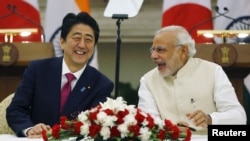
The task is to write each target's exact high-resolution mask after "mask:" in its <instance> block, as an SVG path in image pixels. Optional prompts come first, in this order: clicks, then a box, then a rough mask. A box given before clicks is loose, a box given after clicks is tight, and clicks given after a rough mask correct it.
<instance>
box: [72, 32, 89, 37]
mask: <svg viewBox="0 0 250 141" xmlns="http://www.w3.org/2000/svg"><path fill="white" fill-rule="evenodd" d="M74 35H82V33H80V32H75V33H73V36H74ZM84 36H88V37H91V38H92V39H93V38H94V36H93V35H92V34H88V33H87V34H84Z"/></svg>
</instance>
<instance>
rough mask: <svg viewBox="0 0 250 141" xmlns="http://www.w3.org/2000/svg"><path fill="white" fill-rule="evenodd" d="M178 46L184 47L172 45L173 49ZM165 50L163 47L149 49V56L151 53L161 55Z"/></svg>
mask: <svg viewBox="0 0 250 141" xmlns="http://www.w3.org/2000/svg"><path fill="white" fill-rule="evenodd" d="M179 46H184V45H183V44H177V45H174V47H179ZM166 50H167V49H166V48H165V47H161V46H159V47H151V48H149V52H150V53H151V54H152V53H153V51H156V52H157V53H159V54H162V53H164V52H165V51H166Z"/></svg>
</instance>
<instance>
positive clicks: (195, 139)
mask: <svg viewBox="0 0 250 141" xmlns="http://www.w3.org/2000/svg"><path fill="white" fill-rule="evenodd" d="M0 141H43V139H41V138H38V139H29V138H25V137H23V138H18V137H16V136H15V135H9V134H1V135H0ZM191 141H207V136H204V135H192V139H191Z"/></svg>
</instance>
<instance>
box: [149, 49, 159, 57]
mask: <svg viewBox="0 0 250 141" xmlns="http://www.w3.org/2000/svg"><path fill="white" fill-rule="evenodd" d="M150 57H151V58H152V59H155V58H158V53H157V52H156V51H155V50H152V52H151V55H150Z"/></svg>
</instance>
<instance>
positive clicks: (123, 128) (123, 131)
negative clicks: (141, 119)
mask: <svg viewBox="0 0 250 141" xmlns="http://www.w3.org/2000/svg"><path fill="white" fill-rule="evenodd" d="M118 130H119V131H120V132H121V137H122V138H124V137H127V136H128V134H129V130H128V124H121V125H119V126H118Z"/></svg>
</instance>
